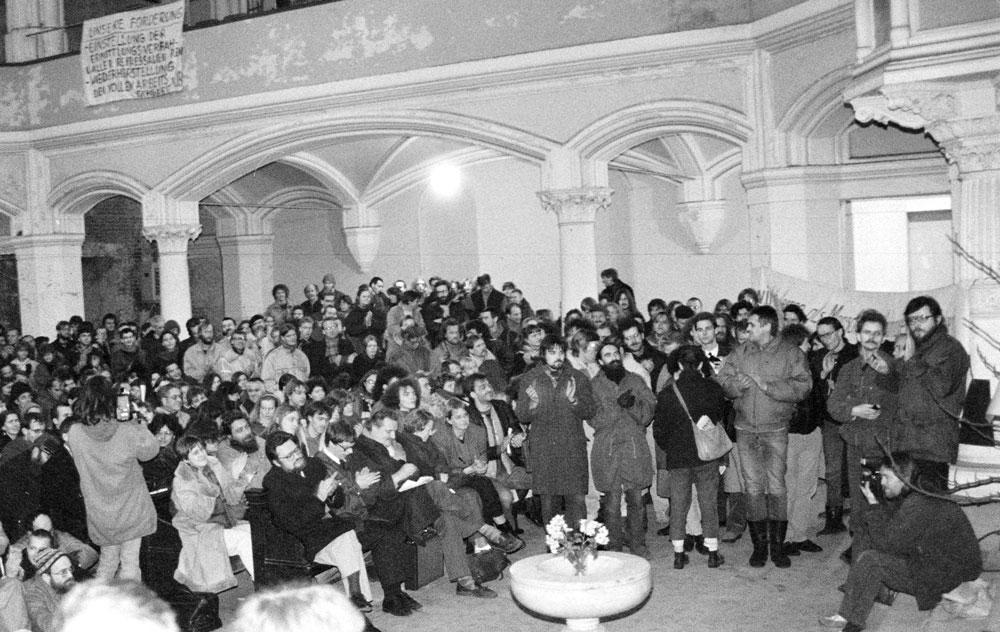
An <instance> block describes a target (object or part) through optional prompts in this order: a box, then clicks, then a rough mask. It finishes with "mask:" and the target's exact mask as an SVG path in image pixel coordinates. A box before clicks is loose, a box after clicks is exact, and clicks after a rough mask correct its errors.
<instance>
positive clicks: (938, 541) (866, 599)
mask: <svg viewBox="0 0 1000 632" xmlns="http://www.w3.org/2000/svg"><path fill="white" fill-rule="evenodd" d="M878 476H879V480H880V482H881V486H882V495H883V496H884V500H882V501H880V500H879V498H877V497H876V495H875V493H873V492H872V485H871V484H870V483H867V482H866V483H864V484H862V486H861V492H862V493H863V494H864V497H865V499H866V500H867V501H868V504H869V505H870V509H871V511H868V512H867V513H866V515H865V519H864V521H863V523H862V524H860V525H858V526H857V527H855V529H856V531H860V536H859V535H858V534H857V533H856V539H857V538H860V540H861V541H863V542H864V546H863V550H859V551H858V552H856V556H855V559H854V564H853V565H852V566H851V570H850V573H849V574H848V576H847V582H846V583H845V584H844V586H843V589H844V598H843V600H842V601H841V604H840V610H839V611H838V613H837V614H835V615H832V616H829V617H824V618H823V619H821V620H820V623H821V624H823V625H824V626H826V627H830V628H838V629H843V630H844V631H845V632H858V631H859V630H863V629H864V627H865V621H866V620H867V619H868V613H869V612H870V611H871V609H872V606H873V604H874V602H875V601H876V600H877V599H879V600H881V601H883V602H884V601H886V600H887V597H888V594H887V591H897V592H903V593H907V594H910V595H913V596H914V597H916V599H917V607H918V608H919V609H920V610H931V609H932V608H934V606H935V605H937V603H938V602H939V601H940V600H941V595H942V594H944V593H946V592H949V591H951V590H952V589H954V588H955V587H956V586H958V585H959V584H961V583H962V582H965V581H972V580H974V579H976V578H977V577H979V574H980V573H981V572H982V568H983V564H982V557H981V555H980V552H979V542H978V540H977V539H976V535H975V533H974V532H973V530H972V525H971V524H969V519H968V518H967V517H966V516H965V513H963V511H962V508H961V507H959V506H958V504H956V503H955V502H953V501H951V500H949V499H947V498H944V497H941V496H939V495H933V494H929V493H927V492H926V491H924V489H926V488H925V487H924V486H923V485H922V480H923V475H922V474H921V472H920V468H919V466H918V464H917V462H916V461H914V459H913V458H912V457H911V456H910V455H909V454H908V453H905V452H898V453H895V454H893V455H892V457H891V458H890V457H886V458H885V459H883V461H882V464H881V467H880V468H879V472H878Z"/></svg>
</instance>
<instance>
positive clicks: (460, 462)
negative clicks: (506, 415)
mask: <svg viewBox="0 0 1000 632" xmlns="http://www.w3.org/2000/svg"><path fill="white" fill-rule="evenodd" d="M431 442H433V443H434V445H436V446H437V448H438V450H440V451H441V454H442V455H444V462H445V467H446V468H447V469H446V471H447V472H448V475H449V479H448V482H449V484H451V485H453V486H454V484H455V481H452V480H451V477H455V478H456V479H461V478H462V477H463V476H465V474H464V473H463V472H462V470H464V469H465V468H467V467H469V466H470V465H472V464H473V463H474V462H475V460H476V459H482V460H484V461H485V460H486V451H487V450H488V449H489V444H488V442H487V440H486V430H484V429H483V428H482V427H481V426H476V425H473V424H471V423H470V424H469V427H468V428H466V429H465V436H464V437H463V438H461V439H459V438H458V437H457V436H455V431H454V430H452V429H451V426H449V425H447V424H445V425H444V426H443V427H442V428H439V429H438V431H437V432H435V433H434V434H432V435H431ZM406 454H407V457H409V452H407V453H406ZM421 474H427V475H433V473H432V472H421Z"/></svg>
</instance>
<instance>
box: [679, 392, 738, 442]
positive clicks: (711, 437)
mask: <svg viewBox="0 0 1000 632" xmlns="http://www.w3.org/2000/svg"><path fill="white" fill-rule="evenodd" d="M671 386H672V387H673V388H674V395H676V396H677V401H679V402H680V403H681V408H683V409H684V413H685V414H686V415H687V418H688V421H690V422H691V429H692V430H694V444H695V446H697V448H698V458H699V459H701V460H702V461H714V460H715V459H718V458H721V457H723V456H725V455H726V454H728V453H729V451H730V450H732V449H733V442H732V441H730V440H729V435H727V434H726V431H725V429H724V428H723V427H722V425H721V424H715V423H713V424H712V425H711V427H709V428H705V429H704V430H702V429H701V428H699V427H698V424H696V423H695V422H694V419H692V418H691V411H689V410H688V407H687V404H686V403H685V402H684V397H683V396H682V395H681V392H680V390H678V389H677V384H676V383H674V384H671Z"/></svg>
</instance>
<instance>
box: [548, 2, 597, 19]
mask: <svg viewBox="0 0 1000 632" xmlns="http://www.w3.org/2000/svg"><path fill="white" fill-rule="evenodd" d="M601 17H604V14H603V13H601V12H599V11H598V10H597V7H595V6H594V5H589V6H585V5H582V4H578V5H576V6H575V7H573V8H572V9H570V10H569V11H568V12H567V13H566V15H564V16H563V17H562V19H561V20H559V22H560V23H566V22H568V21H569V20H593V19H595V18H601Z"/></svg>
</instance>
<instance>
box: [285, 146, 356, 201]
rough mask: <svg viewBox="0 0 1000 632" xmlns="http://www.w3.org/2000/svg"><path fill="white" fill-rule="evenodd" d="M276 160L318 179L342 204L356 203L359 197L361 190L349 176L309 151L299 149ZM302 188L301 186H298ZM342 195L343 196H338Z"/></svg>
mask: <svg viewBox="0 0 1000 632" xmlns="http://www.w3.org/2000/svg"><path fill="white" fill-rule="evenodd" d="M277 162H281V163H284V164H286V165H290V166H292V167H295V168H296V169H301V170H302V171H305V172H306V173H308V174H309V175H310V176H312V177H313V178H315V179H316V180H318V181H319V182H320V183H321V184H322V185H323V186H324V187H326V189H327V190H328V191H330V192H331V193H332V194H333V195H332V197H333V198H334V199H336V201H337V203H338V204H340V205H342V206H349V205H352V204H357V203H358V202H359V201H360V199H361V192H360V191H358V190H357V187H355V186H354V183H353V182H351V180H350V178H348V177H347V176H345V175H344V174H343V173H341V172H340V171H339V170H338V169H337V168H336V167H334V166H333V165H331V164H330V163H328V162H327V161H325V160H323V159H322V158H320V157H318V156H315V155H313V154H311V153H309V152H305V151H300V152H297V153H294V154H292V155H290V156H285V157H284V158H281V159H279V160H278V161H277ZM298 189H299V190H302V187H298ZM338 194H339V195H340V196H343V198H341V197H338Z"/></svg>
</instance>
